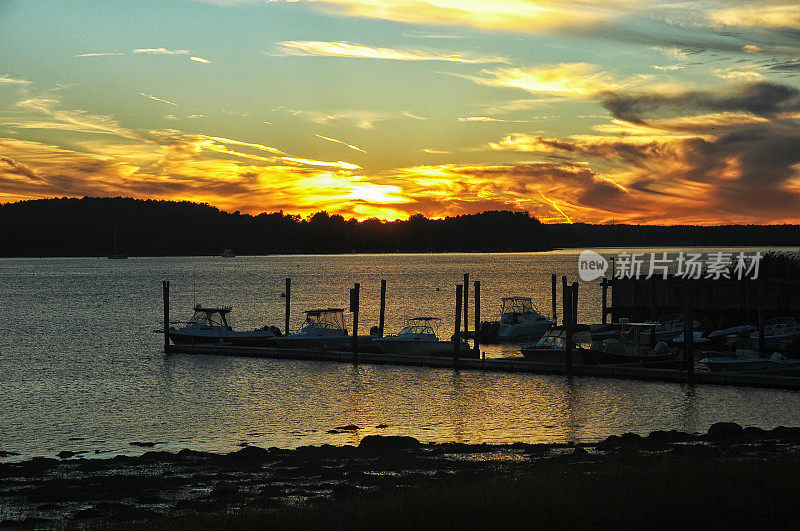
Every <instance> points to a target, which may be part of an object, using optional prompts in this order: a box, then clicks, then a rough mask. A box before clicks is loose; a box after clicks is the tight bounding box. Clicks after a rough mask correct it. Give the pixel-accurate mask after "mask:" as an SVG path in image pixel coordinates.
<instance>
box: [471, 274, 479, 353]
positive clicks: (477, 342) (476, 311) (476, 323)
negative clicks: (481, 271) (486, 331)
mask: <svg viewBox="0 0 800 531" xmlns="http://www.w3.org/2000/svg"><path fill="white" fill-rule="evenodd" d="M474 285H475V324H474V325H473V326H474V327H475V350H477V351H478V352H480V348H481V281H480V280H476V281H475V282H474Z"/></svg>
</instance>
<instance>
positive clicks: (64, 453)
mask: <svg viewBox="0 0 800 531" xmlns="http://www.w3.org/2000/svg"><path fill="white" fill-rule="evenodd" d="M56 455H57V456H58V457H59V458H60V459H69V458H70V457H74V456H76V455H78V452H70V451H69V450H61V451H60V452H58V453H57V454H56Z"/></svg>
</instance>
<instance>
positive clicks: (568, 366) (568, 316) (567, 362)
mask: <svg viewBox="0 0 800 531" xmlns="http://www.w3.org/2000/svg"><path fill="white" fill-rule="evenodd" d="M564 278H565V279H566V277H564ZM562 287H563V291H562V294H561V301H562V304H563V306H564V321H563V322H562V326H563V327H564V331H565V334H566V336H567V337H566V340H567V345H566V349H565V352H564V370H565V372H566V373H567V376H571V375H572V308H573V302H572V286H568V285H567V283H566V282H564V285H563V286H562Z"/></svg>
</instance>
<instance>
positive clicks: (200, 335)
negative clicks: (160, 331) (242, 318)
mask: <svg viewBox="0 0 800 531" xmlns="http://www.w3.org/2000/svg"><path fill="white" fill-rule="evenodd" d="M169 337H170V339H171V340H172V342H173V343H175V344H176V345H209V344H220V343H222V344H225V345H236V346H239V347H266V346H268V344H269V342H270V340H272V339H273V338H275V333H274V332H271V331H268V330H253V331H250V332H236V331H233V330H227V331H222V330H193V331H190V332H186V331H181V330H171V331H170V332H169Z"/></svg>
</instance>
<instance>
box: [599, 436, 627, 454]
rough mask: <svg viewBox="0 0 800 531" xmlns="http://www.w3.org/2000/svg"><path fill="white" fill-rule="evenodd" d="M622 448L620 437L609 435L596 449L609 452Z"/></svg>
mask: <svg viewBox="0 0 800 531" xmlns="http://www.w3.org/2000/svg"><path fill="white" fill-rule="evenodd" d="M620 446H622V439H621V438H620V437H619V436H618V435H609V436H608V437H606V438H605V439H604V440H602V441H600V442H599V443H597V446H595V448H597V449H598V450H602V451H604V452H607V451H609V450H614V449H616V448H619V447H620Z"/></svg>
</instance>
